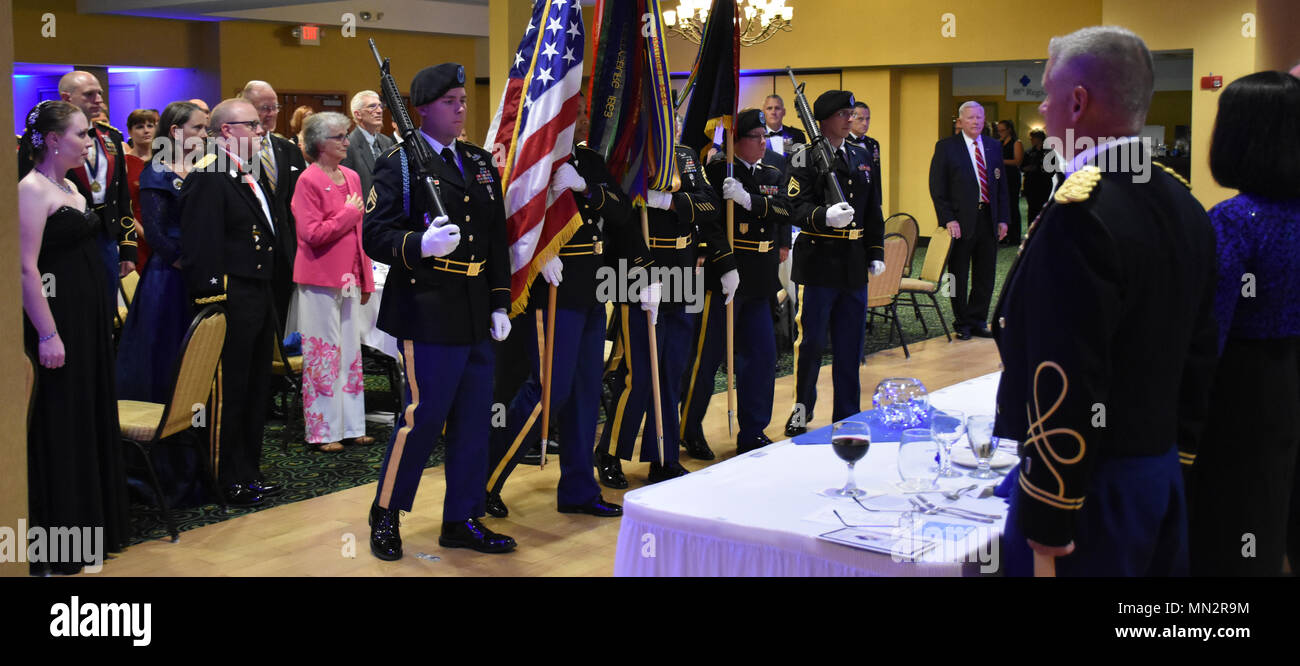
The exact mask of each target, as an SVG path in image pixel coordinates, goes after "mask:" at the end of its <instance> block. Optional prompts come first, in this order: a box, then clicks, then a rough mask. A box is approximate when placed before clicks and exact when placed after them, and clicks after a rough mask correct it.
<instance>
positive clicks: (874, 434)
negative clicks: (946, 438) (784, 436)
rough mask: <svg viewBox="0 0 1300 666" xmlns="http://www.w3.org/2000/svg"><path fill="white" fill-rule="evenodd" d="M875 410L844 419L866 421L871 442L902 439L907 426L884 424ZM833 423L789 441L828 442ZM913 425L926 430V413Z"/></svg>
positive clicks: (927, 426) (928, 427)
mask: <svg viewBox="0 0 1300 666" xmlns="http://www.w3.org/2000/svg"><path fill="white" fill-rule="evenodd" d="M876 412H877V410H874V409H868V410H866V411H864V412H859V413H857V414H855V415H853V416H850V417H849V418H847V419H844V420H845V421H861V422H863V423H866V424H867V428H868V429H869V430H870V431H871V441H873V442H897V441H901V440H902V439H903V431H904V430H909V428H903V427H899V426H886V425H884V424H883V423H881V422H880V417H879V416H878V415H877V413H876ZM833 425H834V424H831V425H827V426H822V427H820V428H818V429H816V430H810V431H808V432H806V433H804V434H802V435H798V436H796V437H795V438H794V439H792V440H791V441H793V442H794V443H795V444H830V443H831V428H832V427H833ZM913 427H915V428H924V429H926V430H929V429H930V416H929V415H928V414H927V415H926V417H925V418H923V419H921V423H920V424H919V425H916V426H913Z"/></svg>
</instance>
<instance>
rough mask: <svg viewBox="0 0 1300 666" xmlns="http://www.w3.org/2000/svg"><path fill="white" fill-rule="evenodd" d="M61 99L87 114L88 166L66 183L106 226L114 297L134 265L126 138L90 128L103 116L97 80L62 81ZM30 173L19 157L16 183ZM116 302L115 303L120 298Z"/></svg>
mask: <svg viewBox="0 0 1300 666" xmlns="http://www.w3.org/2000/svg"><path fill="white" fill-rule="evenodd" d="M59 97H60V98H62V99H63V101H65V102H69V103H71V104H72V105H74V106H76V107H77V108H79V109H81V112H82V113H84V114H86V121H87V122H88V123H90V132H89V133H90V136H91V138H93V139H94V140H95V143H94V145H93V146H91V148H90V151H89V154H88V155H87V156H86V163H85V164H83V165H81V166H79V167H77V168H75V169H72V170H71V171H68V180H71V181H72V182H73V183H74V184H76V186H77V191H78V192H80V193H81V196H83V197H85V198H86V204H87V205H89V206H90V207H91V208H92V209H94V211H95V212H96V213H98V214H99V218H100V220H102V221H103V223H104V229H105V235H104V237H103V255H104V263H105V266H106V267H107V271H108V277H109V280H108V285H109V289H110V290H112V291H113V292H116V291H117V281H118V278H119V277H121V276H123V275H126V274H127V273H129V272H131V271H133V270H135V259H136V234H135V217H134V214H133V213H132V211H131V196H130V194H129V192H128V190H127V183H126V159H125V158H124V156H125V155H126V153H125V152H124V151H123V149H122V133H121V132H120V131H118V129H117V128H115V127H113V126H112V125H109V124H108V123H105V122H99V121H93V122H92V119H93V118H94V117H95V116H97V115H99V114H100V113H101V112H102V111H103V110H104V89H103V86H101V85H100V83H99V80H98V79H96V78H95V75H94V74H91V73H90V72H83V71H80V70H78V71H72V72H68V73H67V74H64V75H63V78H61V79H59ZM31 170H32V162H31V159H30V158H28V156H27V154H26V153H25V152H21V151H20V152H19V156H18V177H19V178H22V177H23V176H26V175H27V172H28V171H31ZM113 300H114V301H116V300H117V296H116V295H114V296H113Z"/></svg>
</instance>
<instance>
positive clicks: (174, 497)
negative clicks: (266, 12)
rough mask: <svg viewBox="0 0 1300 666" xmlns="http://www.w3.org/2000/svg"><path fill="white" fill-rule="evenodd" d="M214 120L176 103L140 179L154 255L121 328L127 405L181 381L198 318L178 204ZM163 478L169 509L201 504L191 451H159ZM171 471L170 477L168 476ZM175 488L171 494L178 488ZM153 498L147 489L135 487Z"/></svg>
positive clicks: (158, 396)
mask: <svg viewBox="0 0 1300 666" xmlns="http://www.w3.org/2000/svg"><path fill="white" fill-rule="evenodd" d="M207 124H208V115H207V114H206V113H204V112H203V110H202V109H201V108H199V107H198V106H197V105H195V104H191V103H189V102H172V103H171V104H168V105H167V108H166V109H164V110H163V112H162V115H161V117H160V118H159V125H158V127H159V129H160V130H161V131H160V132H159V136H160V137H163V138H164V139H165V140H166V141H165V142H164V144H163V145H161V146H160V148H159V150H158V151H157V152H156V153H155V155H154V159H153V161H151V162H150V163H149V164H147V165H145V168H144V171H143V172H142V173H141V174H140V212H141V216H140V217H141V219H140V224H141V225H142V226H143V227H144V234H145V239H146V240H147V241H148V242H149V246H150V247H151V248H153V253H152V254H150V256H149V263H148V266H147V268H146V270H145V271H144V275H143V277H141V278H140V286H139V287H138V288H137V289H136V293H135V300H134V301H132V303H131V309H130V312H129V314H127V317H126V323H125V324H124V325H123V327H122V341H121V344H120V346H119V347H118V353H117V393H118V396H119V397H120V398H121V399H123V400H142V401H147V402H158V403H165V402H167V401H168V400H169V399H170V398H171V395H170V392H171V388H172V382H173V381H174V379H175V372H176V359H177V356H178V354H179V353H180V346H181V343H182V342H183V341H184V339H185V333H186V331H187V330H189V326H190V322H191V321H192V320H193V318H194V314H195V313H194V310H193V309H192V308H191V307H190V301H189V297H188V296H187V294H186V289H185V280H184V278H183V276H182V275H181V269H180V265H181V246H180V237H181V220H180V206H179V205H178V203H177V201H178V198H179V196H180V191H181V185H182V184H184V182H185V176H186V175H188V173H189V168H190V167H191V166H192V165H193V160H192V159H186V155H187V154H192V155H202V151H201V147H202V145H203V137H204V135H205V133H206V131H207ZM155 455H156V456H157V457H156V458H155V464H156V465H157V466H158V467H159V468H160V469H159V479H160V481H161V482H162V483H163V484H164V493H165V494H166V495H167V496H168V504H169V506H185V505H190V504H194V503H195V502H196V501H197V500H198V499H199V497H198V496H197V495H196V494H195V493H196V492H197V488H198V485H199V484H198V481H197V477H196V475H195V474H194V473H193V471H194V470H195V469H196V468H195V463H196V462H197V461H194V460H190V458H192V457H193V456H192V454H191V452H190V451H189V450H188V449H182V448H178V447H166V448H160V449H158V450H156V451H155ZM167 470H170V472H168V471H167ZM173 484H174V486H175V487H167V486H170V485H173ZM132 485H133V486H135V487H136V488H138V489H140V490H141V491H144V492H146V493H147V494H148V493H149V492H150V491H149V489H148V487H147V484H141V483H133V484H132Z"/></svg>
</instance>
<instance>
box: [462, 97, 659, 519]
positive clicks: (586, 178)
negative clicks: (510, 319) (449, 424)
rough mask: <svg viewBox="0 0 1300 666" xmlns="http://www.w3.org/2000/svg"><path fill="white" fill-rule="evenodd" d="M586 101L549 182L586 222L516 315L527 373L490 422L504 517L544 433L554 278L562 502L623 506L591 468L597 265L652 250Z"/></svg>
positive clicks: (609, 513)
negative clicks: (608, 496)
mask: <svg viewBox="0 0 1300 666" xmlns="http://www.w3.org/2000/svg"><path fill="white" fill-rule="evenodd" d="M580 108H581V110H580V111H579V117H578V120H577V123H576V125H575V127H574V132H573V139H574V142H575V145H574V148H573V156H572V158H571V160H570V162H569V163H566V164H564V165H563V166H561V167H560V168H559V169H558V170H556V172H555V175H554V176H553V177H552V179H551V190H552V191H553V192H555V193H557V194H559V193H562V192H563V191H565V190H569V191H572V192H573V197H574V200H575V201H577V204H578V211H579V212H580V213H581V215H582V224H581V226H579V227H578V229H577V231H576V232H575V233H574V234H573V236H572V237H570V238H569V240H568V241H567V242H565V244H564V245H563V246H561V247H560V249H559V253H558V256H556V257H553V258H552V259H551V260H550V261H548V262H547V263H546V264H545V265H544V266H543V268H542V271H541V275H540V277H541V278H542V279H540V280H534V282H533V286H532V290H531V293H530V294H529V297H528V307H529V312H528V313H527V314H525V315H524V316H523V317H521V318H519V319H517V320H516V322H517V323H519V324H520V326H521V328H522V329H524V330H522V331H519V333H524V332H527V336H526V342H525V343H523V344H524V345H525V346H526V347H528V349H529V350H530V351H531V353H529V354H528V356H527V358H528V360H527V361H525V362H527V363H529V365H530V366H531V373H530V374H529V376H528V379H527V380H526V381H525V382H524V384H523V386H521V387H520V388H519V391H518V392H517V393H516V394H515V396H514V399H513V400H512V401H511V402H510V409H509V411H508V412H507V416H506V427H505V428H496V429H494V430H493V431H492V451H491V456H490V458H489V464H488V486H487V492H488V497H487V512H488V513H489V514H491V515H493V516H496V517H498V518H504V517H506V516H507V515H509V510H508V509H507V508H506V505H505V502H504V501H502V499H501V488H502V487H503V486H504V485H505V482H506V479H507V478H509V476H510V472H512V471H513V470H514V468H515V466H516V465H517V464H518V463H519V462H520V460H521V459H522V458H523V457H524V456H525V455H526V452H527V451H529V450H530V449H531V447H533V446H534V445H535V444H537V443H539V442H540V441H541V438H542V434H543V433H542V431H541V430H542V428H541V423H542V419H541V416H542V373H541V363H542V361H541V355H542V353H543V350H544V344H545V334H544V332H545V330H546V328H545V327H546V324H547V322H546V314H545V313H546V309H547V302H548V292H549V288H548V286H547V285H548V284H554V285H556V294H555V333H554V335H555V343H554V350H553V352H552V356H551V363H552V366H551V367H553V368H554V370H553V371H552V372H551V414H552V418H553V419H556V418H558V423H559V425H560V428H559V433H560V483H559V488H558V491H557V492H558V496H557V505H558V509H559V511H560V512H561V513H585V514H589V515H593V516H600V517H614V516H621V515H623V508H622V507H621V506H619V505H617V504H614V503H613V502H606V501H605V500H604V498H602V497H601V496H600V486H598V485H597V484H596V479H595V476H594V474H593V472H592V455H593V452H594V450H595V445H596V420H597V417H598V416H599V415H600V388H601V386H600V380H601V374H602V372H603V370H604V362H603V359H602V355H603V353H604V350H605V345H604V342H605V303H604V302H603V301H601V300H600V298H599V297H598V296H597V290H596V286H597V275H598V271H599V270H600V269H601V267H603V266H606V265H612V267H614V268H617V262H618V260H619V259H620V258H622V259H627V260H628V261H629V263H630V264H631V265H634V266H643V265H647V264H648V263H649V261H650V258H649V256H648V254H649V253H648V252H647V251H646V248H645V241H644V240H643V239H642V237H641V229H640V225H639V224H635V223H634V222H633V221H632V219H631V216H630V213H631V210H632V205H631V201H630V200H629V199H628V197H627V195H626V194H624V193H623V192H622V191H621V190H620V189H619V188H618V185H616V184H615V183H614V182H613V178H612V177H611V176H610V174H609V170H608V169H606V168H605V160H604V159H603V158H602V157H601V156H600V154H599V153H597V152H596V151H594V150H591V149H590V148H587V146H586V143H585V141H586V138H587V130H588V128H589V122H588V119H587V116H586V105H585V104H583V105H582V106H581V107H580ZM517 334H518V333H517ZM539 450H540V447H539Z"/></svg>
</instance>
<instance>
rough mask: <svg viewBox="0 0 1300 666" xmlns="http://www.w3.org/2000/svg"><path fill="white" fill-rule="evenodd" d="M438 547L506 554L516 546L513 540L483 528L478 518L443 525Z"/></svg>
mask: <svg viewBox="0 0 1300 666" xmlns="http://www.w3.org/2000/svg"><path fill="white" fill-rule="evenodd" d="M438 545H440V546H442V547H443V548H473V549H474V550H477V551H478V552H480V553H508V552H510V551H512V550H514V549H515V546H516V545H517V544H516V543H515V540H514V539H512V538H510V537H508V536H506V535H504V534H497V533H496V532H493V531H492V530H490V529H488V528H486V527H484V526H483V523H481V522H479V520H478V518H470V519H469V520H466V521H462V522H459V523H443V524H442V536H440V537H438Z"/></svg>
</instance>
